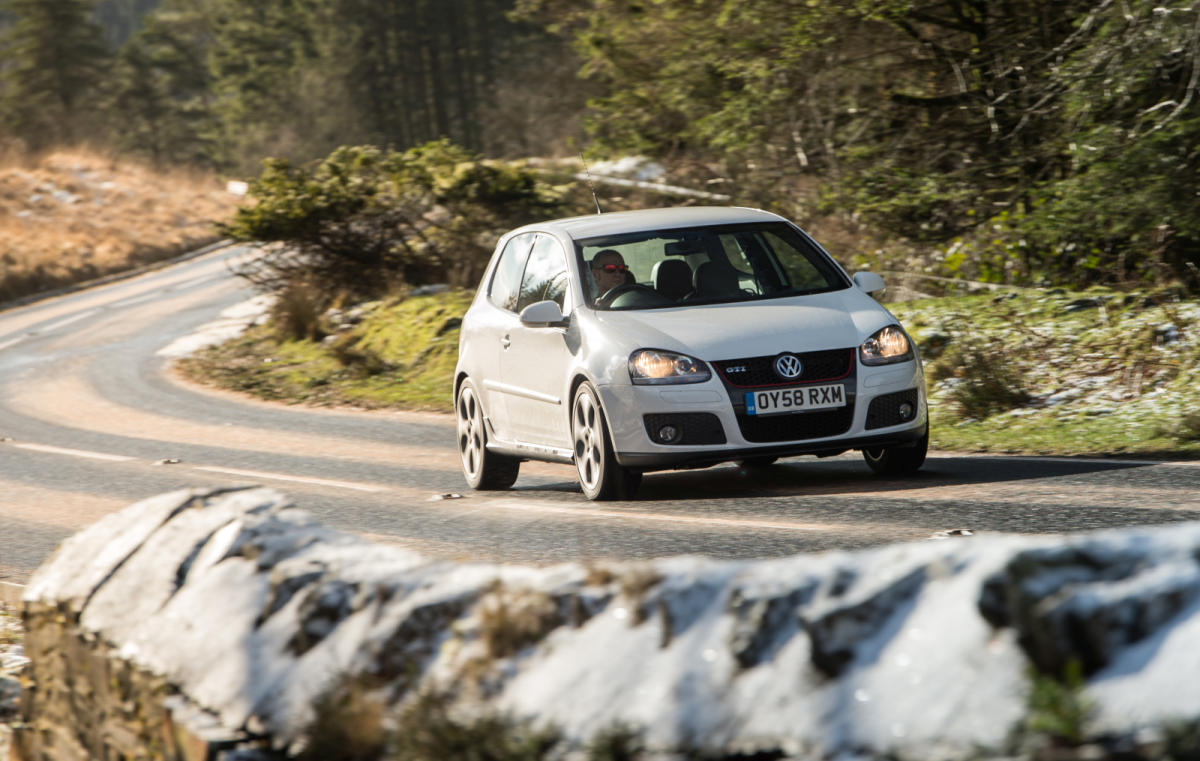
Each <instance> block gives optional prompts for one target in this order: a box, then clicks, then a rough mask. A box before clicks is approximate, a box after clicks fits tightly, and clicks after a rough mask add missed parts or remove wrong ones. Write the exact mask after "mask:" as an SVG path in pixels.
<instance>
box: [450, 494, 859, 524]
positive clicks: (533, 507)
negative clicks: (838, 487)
mask: <svg viewBox="0 0 1200 761" xmlns="http://www.w3.org/2000/svg"><path fill="white" fill-rule="evenodd" d="M453 504H455V505H457V504H461V503H453ZM477 504H478V503H477ZM463 506H464V507H466V505H463ZM479 506H480V507H483V508H484V509H486V508H490V507H499V508H502V509H504V510H517V511H523V512H531V513H553V514H559V515H570V516H572V517H575V518H623V519H626V520H635V521H639V520H640V521H657V522H660V523H686V524H692V525H703V526H721V527H724V528H735V529H774V530H777V531H845V530H846V529H847V528H855V530H861V529H862V527H861V526H858V527H848V526H840V525H834V524H828V523H800V522H799V521H763V520H755V519H752V518H703V517H700V516H695V515H671V514H669V513H645V512H638V511H633V510H631V511H628V512H621V511H619V510H594V509H592V508H579V507H574V506H571V505H567V504H562V503H559V504H553V503H547V502H541V501H538V502H515V501H512V500H494V501H489V502H487V503H485V504H484V505H479Z"/></svg>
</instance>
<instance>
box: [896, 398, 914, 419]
mask: <svg viewBox="0 0 1200 761" xmlns="http://www.w3.org/2000/svg"><path fill="white" fill-rule="evenodd" d="M899 412H900V419H901V420H903V421H909V420H912V419H913V415H915V414H916V413H917V408H916V407H914V406H912V405H911V404H909V403H908V402H904V403H903V404H901V405H900V410H899Z"/></svg>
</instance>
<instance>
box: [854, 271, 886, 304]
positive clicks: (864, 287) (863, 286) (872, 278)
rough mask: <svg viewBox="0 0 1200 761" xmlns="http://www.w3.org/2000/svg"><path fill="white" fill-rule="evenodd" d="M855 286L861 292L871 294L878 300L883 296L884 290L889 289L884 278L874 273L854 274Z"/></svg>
mask: <svg viewBox="0 0 1200 761" xmlns="http://www.w3.org/2000/svg"><path fill="white" fill-rule="evenodd" d="M854 284H855V285H857V286H858V289H859V290H860V291H864V292H866V293H869V294H871V295H872V296H875V297H876V298H878V297H879V296H881V295H883V289H885V288H887V283H885V282H883V278H881V277H880V276H879V275H876V274H875V273H874V272H856V273H854Z"/></svg>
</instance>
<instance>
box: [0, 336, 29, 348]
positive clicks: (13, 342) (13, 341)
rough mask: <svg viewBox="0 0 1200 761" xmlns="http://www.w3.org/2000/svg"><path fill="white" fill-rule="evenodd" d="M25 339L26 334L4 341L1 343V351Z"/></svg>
mask: <svg viewBox="0 0 1200 761" xmlns="http://www.w3.org/2000/svg"><path fill="white" fill-rule="evenodd" d="M23 339H24V336H17V337H16V338H14V339H12V340H10V341H5V342H4V343H2V344H0V351H3V350H4V349H7V348H8V347H10V346H16V345H17V344H19V343H21V341H22V340H23Z"/></svg>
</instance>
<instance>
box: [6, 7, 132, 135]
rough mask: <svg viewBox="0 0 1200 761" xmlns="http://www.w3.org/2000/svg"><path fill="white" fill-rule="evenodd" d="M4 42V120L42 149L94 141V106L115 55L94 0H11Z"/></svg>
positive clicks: (13, 132)
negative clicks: (97, 16) (98, 19)
mask: <svg viewBox="0 0 1200 761" xmlns="http://www.w3.org/2000/svg"><path fill="white" fill-rule="evenodd" d="M3 8H4V10H5V11H7V12H8V13H9V14H11V15H12V17H13V18H14V21H13V23H12V26H11V27H10V28H9V29H8V31H7V33H6V34H5V36H4V38H3V41H2V42H0V61H3V64H4V70H3V88H4V89H3V100H2V101H0V102H2V104H3V105H2V108H3V110H2V112H0V120H2V121H3V123H4V126H5V128H6V129H7V130H9V131H11V133H12V134H15V135H16V136H18V137H20V138H23V139H24V140H26V141H27V142H28V143H29V144H30V146H31V147H34V148H38V147H41V146H44V145H47V144H51V143H54V142H73V141H76V140H80V139H84V138H88V137H95V134H94V129H95V128H94V126H92V125H94V124H95V123H96V119H95V116H96V114H95V110H94V109H95V106H96V101H97V96H98V95H99V89H100V85H101V83H102V82H103V77H104V72H105V69H106V68H107V66H108V64H109V60H110V54H109V52H108V50H107V48H106V47H105V46H104V42H103V33H102V31H101V29H100V27H99V26H98V25H97V24H96V23H95V22H94V21H93V20H92V11H93V6H92V3H91V2H90V0H6V2H5V4H4V5H3Z"/></svg>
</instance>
